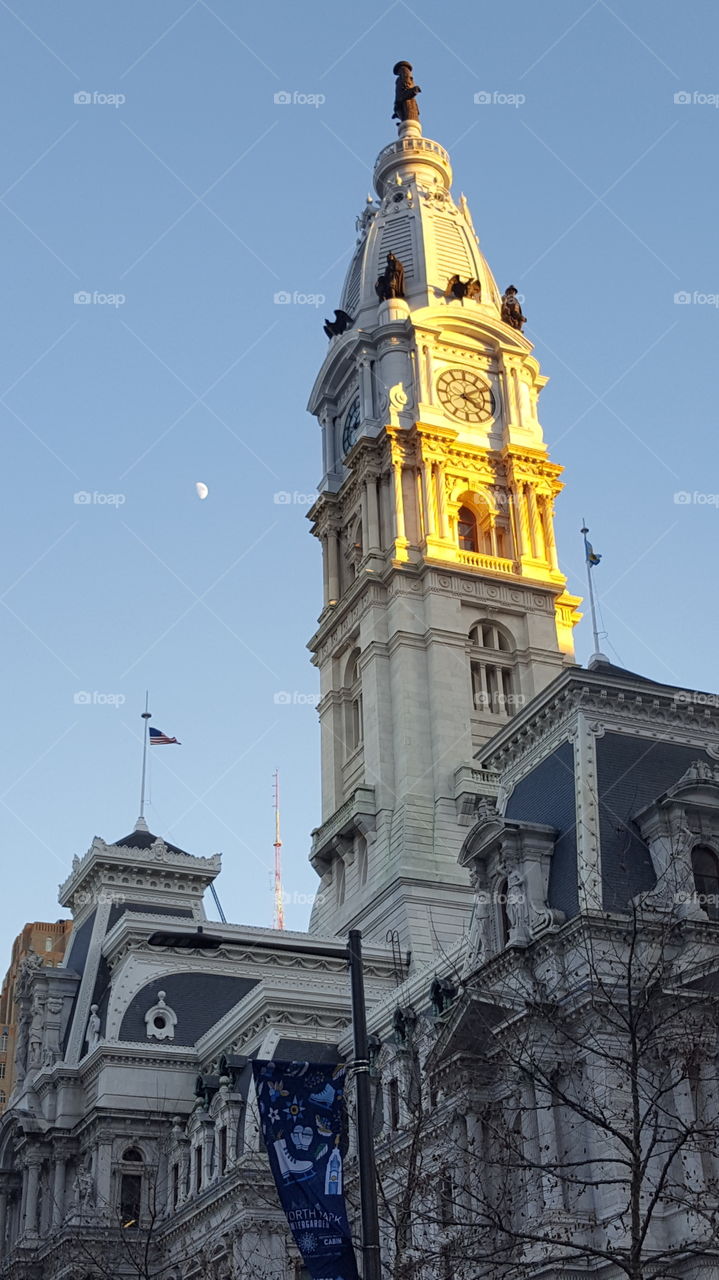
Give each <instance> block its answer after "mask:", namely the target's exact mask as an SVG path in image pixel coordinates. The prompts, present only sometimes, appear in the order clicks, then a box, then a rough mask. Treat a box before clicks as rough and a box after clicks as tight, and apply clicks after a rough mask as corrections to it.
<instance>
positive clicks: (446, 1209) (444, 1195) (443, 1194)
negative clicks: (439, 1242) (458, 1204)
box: [439, 1174, 454, 1227]
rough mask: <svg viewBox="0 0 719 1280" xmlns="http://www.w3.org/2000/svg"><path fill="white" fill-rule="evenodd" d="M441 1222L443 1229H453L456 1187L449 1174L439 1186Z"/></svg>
mask: <svg viewBox="0 0 719 1280" xmlns="http://www.w3.org/2000/svg"><path fill="white" fill-rule="evenodd" d="M439 1220H440V1222H441V1224H442V1226H443V1227H451V1225H452V1223H453V1222H454V1187H453V1186H452V1179H451V1177H449V1175H448V1174H446V1175H445V1176H444V1177H443V1178H442V1179H441V1180H440V1184H439Z"/></svg>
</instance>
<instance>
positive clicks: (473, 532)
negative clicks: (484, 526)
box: [457, 507, 479, 551]
mask: <svg viewBox="0 0 719 1280" xmlns="http://www.w3.org/2000/svg"><path fill="white" fill-rule="evenodd" d="M457 541H458V543H459V548H460V551H479V538H478V535H477V517H476V516H475V514H474V512H473V511H472V510H471V509H470V508H469V507H460V508H459V511H458V513H457Z"/></svg>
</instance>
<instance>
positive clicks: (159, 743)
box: [150, 729, 182, 747]
mask: <svg viewBox="0 0 719 1280" xmlns="http://www.w3.org/2000/svg"><path fill="white" fill-rule="evenodd" d="M173 742H176V743H177V745H178V747H181V746H182V743H181V742H179V741H178V739H177V738H168V736H167V734H166V733H163V732H162V729H150V746H151V747H166V746H170V745H171V744H172V743H173Z"/></svg>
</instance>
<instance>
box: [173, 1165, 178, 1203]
mask: <svg viewBox="0 0 719 1280" xmlns="http://www.w3.org/2000/svg"><path fill="white" fill-rule="evenodd" d="M179 1199H180V1166H179V1164H173V1166H172V1207H173V1209H176V1208H177V1205H178V1203H179Z"/></svg>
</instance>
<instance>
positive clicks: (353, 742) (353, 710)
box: [343, 649, 364, 756]
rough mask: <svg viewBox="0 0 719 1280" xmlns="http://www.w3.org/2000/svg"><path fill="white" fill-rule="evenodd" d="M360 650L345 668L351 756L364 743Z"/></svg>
mask: <svg viewBox="0 0 719 1280" xmlns="http://www.w3.org/2000/svg"><path fill="white" fill-rule="evenodd" d="M359 653H360V651H359V649H354V650H353V652H352V653H351V654H350V657H349V659H348V661H347V666H346V667H345V678H344V688H343V701H344V716H345V753H346V755H348V756H350V755H351V754H352V752H353V751H356V750H357V748H358V747H359V746H360V745H361V743H362V738H363V736H364V731H363V724H362V680H361V677H360V669H359Z"/></svg>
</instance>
